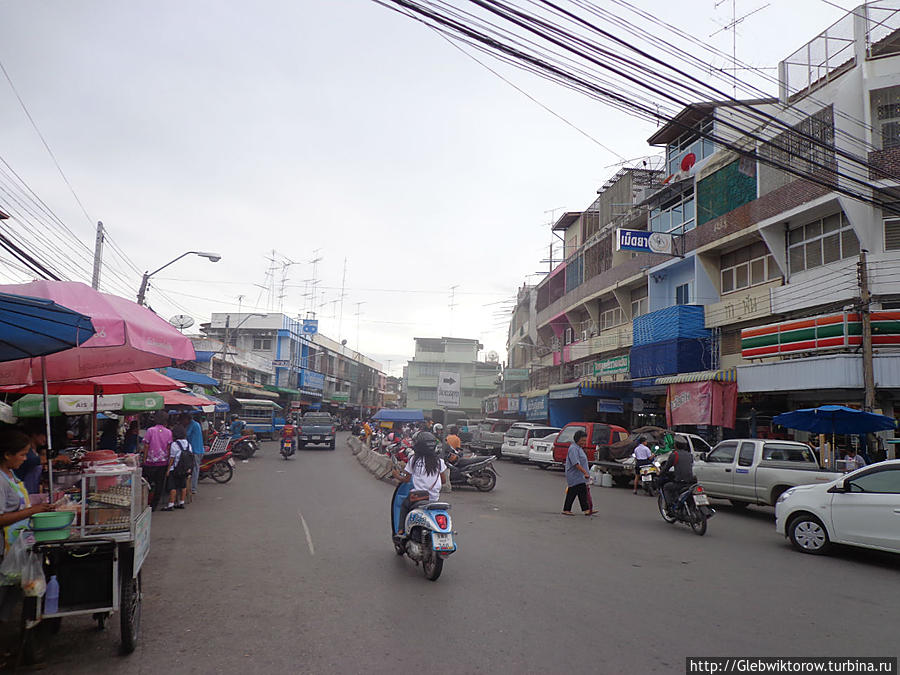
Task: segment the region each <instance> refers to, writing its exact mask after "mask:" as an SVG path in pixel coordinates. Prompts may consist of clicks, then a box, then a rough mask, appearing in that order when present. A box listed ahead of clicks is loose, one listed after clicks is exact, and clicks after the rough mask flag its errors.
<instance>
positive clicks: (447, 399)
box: [437, 372, 459, 408]
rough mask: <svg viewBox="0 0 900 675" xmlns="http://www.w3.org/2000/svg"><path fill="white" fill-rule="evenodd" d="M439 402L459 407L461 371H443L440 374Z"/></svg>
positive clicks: (439, 403) (442, 404)
mask: <svg viewBox="0 0 900 675" xmlns="http://www.w3.org/2000/svg"><path fill="white" fill-rule="evenodd" d="M437 404H438V405H439V406H447V407H453V408H458V407H459V373H445V372H441V373H440V374H439V375H438V384H437Z"/></svg>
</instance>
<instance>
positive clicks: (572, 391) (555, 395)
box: [550, 384, 581, 400]
mask: <svg viewBox="0 0 900 675" xmlns="http://www.w3.org/2000/svg"><path fill="white" fill-rule="evenodd" d="M580 395H581V392H580V391H579V387H578V385H577V384H576V385H575V386H574V387H569V388H568V389H556V390H555V391H551V392H550V398H551V399H554V400H556V399H561V398H578V397H579V396H580Z"/></svg>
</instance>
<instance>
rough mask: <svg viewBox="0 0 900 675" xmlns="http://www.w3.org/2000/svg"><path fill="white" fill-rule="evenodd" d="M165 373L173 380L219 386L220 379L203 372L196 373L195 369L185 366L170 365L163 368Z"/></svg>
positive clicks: (204, 385) (203, 385) (205, 385)
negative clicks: (188, 368)
mask: <svg viewBox="0 0 900 675" xmlns="http://www.w3.org/2000/svg"><path fill="white" fill-rule="evenodd" d="M162 373H163V375H168V376H169V377H171V378H172V379H173V380H178V381H179V382H184V383H185V384H199V385H200V386H202V387H218V386H219V381H218V380H214V379H213V378H211V377H209V376H208V375H203V374H202V373H195V372H194V371H193V370H185V369H184V368H173V367H172V366H169V367H168V368H163V369H162Z"/></svg>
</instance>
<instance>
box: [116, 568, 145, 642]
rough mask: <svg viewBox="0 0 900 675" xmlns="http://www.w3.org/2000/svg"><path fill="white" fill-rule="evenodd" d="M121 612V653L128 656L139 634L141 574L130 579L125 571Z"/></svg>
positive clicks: (128, 573) (129, 575)
mask: <svg viewBox="0 0 900 675" xmlns="http://www.w3.org/2000/svg"><path fill="white" fill-rule="evenodd" d="M120 597H121V611H120V614H119V618H120V623H121V632H122V652H123V653H125V654H130V653H131V652H133V651H134V648H135V647H137V642H138V637H139V636H140V633H141V599H142V598H141V573H140V572H138V575H137V577H136V578H134V579H132V578H131V574H130V572H128V571H127V570H126V571H125V574H124V576H123V578H122V592H121V595H120Z"/></svg>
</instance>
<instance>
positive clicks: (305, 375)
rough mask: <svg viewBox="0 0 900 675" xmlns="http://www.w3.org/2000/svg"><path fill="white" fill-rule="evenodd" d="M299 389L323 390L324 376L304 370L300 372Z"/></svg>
mask: <svg viewBox="0 0 900 675" xmlns="http://www.w3.org/2000/svg"><path fill="white" fill-rule="evenodd" d="M300 387H301V388H306V389H320V390H321V389H325V376H324V375H322V373H316V372H314V371H312V370H306V369H305V368H304V369H303V370H301V371H300Z"/></svg>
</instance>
